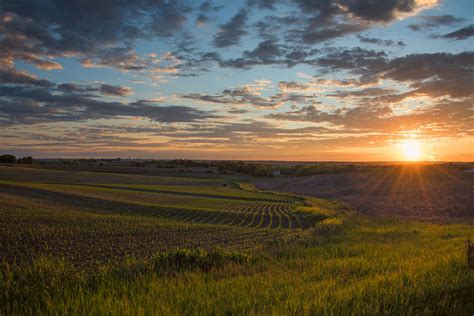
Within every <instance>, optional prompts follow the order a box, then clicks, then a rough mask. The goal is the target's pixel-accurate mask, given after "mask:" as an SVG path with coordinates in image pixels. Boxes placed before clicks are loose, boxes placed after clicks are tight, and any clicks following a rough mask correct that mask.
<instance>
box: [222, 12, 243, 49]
mask: <svg viewBox="0 0 474 316" xmlns="http://www.w3.org/2000/svg"><path fill="white" fill-rule="evenodd" d="M247 20H248V13H247V10H245V9H241V10H240V11H239V12H237V13H236V14H235V15H234V16H233V17H232V18H231V19H230V20H229V22H227V23H225V24H222V25H221V26H220V30H219V32H218V33H217V34H216V35H215V36H214V45H215V46H216V47H219V48H223V47H229V46H232V45H236V44H238V43H239V41H240V39H241V38H242V36H244V35H246V34H247V30H246V24H247Z"/></svg>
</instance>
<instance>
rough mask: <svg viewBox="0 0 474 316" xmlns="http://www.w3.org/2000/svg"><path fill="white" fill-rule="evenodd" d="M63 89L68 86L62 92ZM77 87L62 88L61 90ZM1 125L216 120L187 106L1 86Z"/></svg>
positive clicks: (37, 88) (207, 113)
mask: <svg viewBox="0 0 474 316" xmlns="http://www.w3.org/2000/svg"><path fill="white" fill-rule="evenodd" d="M65 87H67V88H66V89H65ZM67 90H69V91H70V90H77V87H75V88H74V87H73V86H64V85H63V86H62V91H67ZM0 95H1V96H2V98H1V99H0V122H1V123H3V125H5V124H6V125H11V124H35V123H41V122H55V121H57V122H60V121H61V122H62V121H75V122H77V121H85V120H91V119H101V118H114V117H144V118H148V119H150V120H152V121H157V122H166V123H169V122H193V121H196V120H202V119H206V118H212V117H215V116H214V115H212V114H210V113H209V112H203V111H200V110H196V109H193V108H190V107H186V106H158V105H157V104H156V103H153V102H150V101H147V100H138V101H136V102H132V103H130V104H126V103H121V102H106V101H103V100H100V99H97V97H94V96H85V95H81V94H72V93H61V94H59V93H57V92H55V91H53V90H50V89H46V88H40V87H25V86H12V87H6V86H3V87H0Z"/></svg>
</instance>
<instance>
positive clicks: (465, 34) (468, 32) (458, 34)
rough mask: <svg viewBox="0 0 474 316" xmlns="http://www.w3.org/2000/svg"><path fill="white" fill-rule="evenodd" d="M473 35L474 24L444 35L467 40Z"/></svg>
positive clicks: (448, 37) (449, 37)
mask: <svg viewBox="0 0 474 316" xmlns="http://www.w3.org/2000/svg"><path fill="white" fill-rule="evenodd" d="M471 36H474V24H471V25H469V26H466V27H463V28H462V29H459V30H457V31H454V32H451V33H448V34H446V35H444V36H442V37H443V38H447V39H453V40H458V41H459V40H465V39H467V38H469V37H471Z"/></svg>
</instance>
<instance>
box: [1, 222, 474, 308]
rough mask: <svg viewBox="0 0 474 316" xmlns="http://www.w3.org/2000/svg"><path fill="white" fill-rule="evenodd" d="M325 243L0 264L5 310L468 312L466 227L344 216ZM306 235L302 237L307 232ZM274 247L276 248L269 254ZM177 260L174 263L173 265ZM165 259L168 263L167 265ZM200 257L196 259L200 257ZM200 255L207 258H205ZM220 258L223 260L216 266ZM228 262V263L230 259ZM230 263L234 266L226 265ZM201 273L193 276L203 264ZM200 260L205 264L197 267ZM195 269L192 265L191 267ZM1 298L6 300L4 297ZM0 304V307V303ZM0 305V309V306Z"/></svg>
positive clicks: (471, 280) (312, 240)
mask: <svg viewBox="0 0 474 316" xmlns="http://www.w3.org/2000/svg"><path fill="white" fill-rule="evenodd" d="M345 223H346V224H344V225H345V227H344V229H343V230H342V231H340V232H339V233H337V234H335V235H333V236H331V238H329V239H327V238H319V237H317V236H309V235H308V236H305V237H301V238H304V239H306V240H307V241H309V242H307V243H305V244H303V243H298V242H292V241H289V242H282V243H280V244H274V245H273V249H272V250H268V251H264V252H258V253H256V254H253V259H252V260H247V259H245V260H242V259H240V258H247V257H246V256H245V255H239V254H238V253H234V254H231V255H230V256H228V257H226V255H220V254H219V255H217V257H219V258H218V259H215V261H217V262H219V264H217V265H215V266H214V265H213V262H214V259H209V258H212V256H213V255H212V253H210V254H207V253H205V252H197V253H196V252H195V253H192V252H190V253H189V252H186V251H184V252H182V253H178V254H177V253H176V252H171V253H167V254H164V255H163V254H162V255H161V257H158V258H166V259H158V262H161V261H160V260H162V262H170V263H167V264H163V263H160V264H159V266H160V267H163V266H165V267H166V270H167V271H174V273H165V274H163V273H162V269H158V270H155V269H153V268H150V267H152V266H153V265H154V264H156V262H157V261H156V259H151V260H148V261H141V260H134V259H131V258H128V259H126V260H125V261H124V262H121V263H119V264H115V265H109V266H103V267H102V268H101V269H100V270H98V271H95V272H93V273H91V272H84V271H83V272H81V271H77V270H74V269H72V268H71V267H70V266H68V265H67V264H66V263H65V262H62V261H58V260H57V259H52V258H39V259H37V260H35V261H34V262H33V263H32V264H31V265H28V266H25V267H19V266H11V265H7V264H4V265H3V268H2V277H1V281H0V287H1V288H2V289H3V291H2V293H3V294H2V295H4V297H3V298H2V301H3V302H8V304H7V306H6V308H7V310H5V309H4V311H5V313H10V312H17V313H21V314H24V313H27V314H28V313H30V312H33V311H35V312H37V313H56V314H64V313H81V314H83V313H86V314H89V313H90V314H116V313H118V314H128V313H134V314H135V313H150V314H169V313H171V314H229V313H230V314H275V313H276V314H333V315H346V314H347V315H348V314H397V315H398V314H420V313H423V314H427V313H438V314H451V315H454V314H458V315H462V314H465V315H469V313H472V311H473V308H474V305H473V302H472V301H470V299H471V298H472V296H471V295H472V294H473V286H474V274H473V272H472V271H469V270H468V268H467V265H466V263H465V258H464V248H463V241H464V239H465V238H466V237H469V236H470V237H472V236H473V235H474V230H473V228H472V227H471V226H466V225H449V226H439V225H429V224H419V223H398V222H387V221H386V222H374V221H372V220H369V219H365V218H360V217H351V218H350V221H347V222H345ZM307 233H309V232H307ZM277 250H278V251H277ZM177 257H179V258H181V259H176V258H177ZM173 258H174V259H173ZM203 258H204V259H203ZM206 258H207V259H206ZM223 258H227V259H223ZM228 258H233V259H229V260H228ZM235 258H238V259H235ZM200 260H202V261H204V262H207V263H206V264H203V265H204V266H206V267H207V268H205V269H200V268H199V266H201V265H202V263H197V262H199V261H200ZM206 260H207V261H206ZM194 267H197V268H194ZM5 295H7V296H6V297H5ZM4 304H5V303H4ZM3 307H4V308H5V306H3Z"/></svg>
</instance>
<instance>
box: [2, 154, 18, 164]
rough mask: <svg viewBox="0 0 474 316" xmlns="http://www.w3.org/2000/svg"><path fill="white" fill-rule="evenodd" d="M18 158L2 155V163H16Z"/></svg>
mask: <svg viewBox="0 0 474 316" xmlns="http://www.w3.org/2000/svg"><path fill="white" fill-rule="evenodd" d="M15 161H16V157H15V156H13V155H0V163H15Z"/></svg>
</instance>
